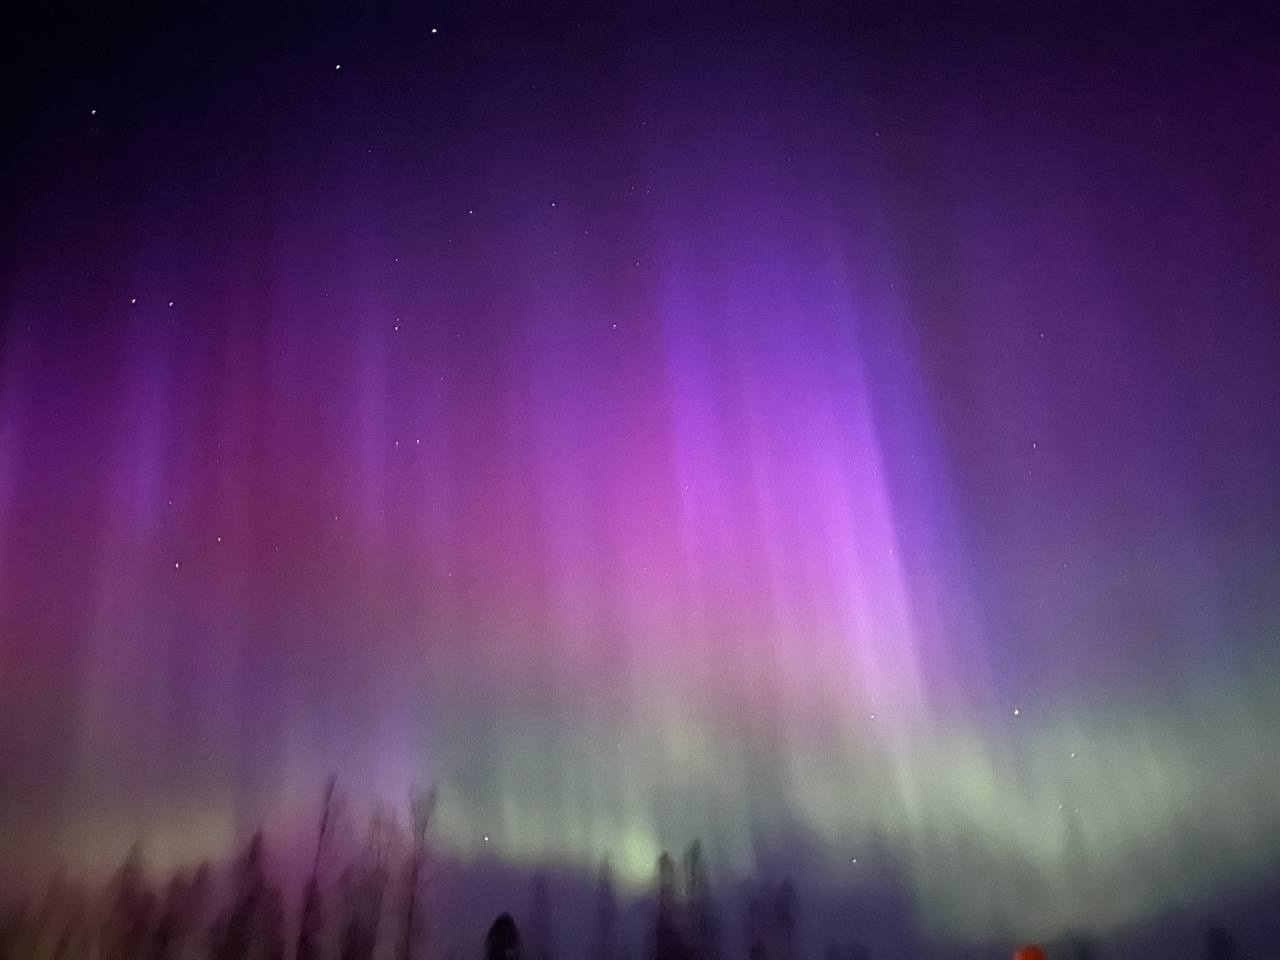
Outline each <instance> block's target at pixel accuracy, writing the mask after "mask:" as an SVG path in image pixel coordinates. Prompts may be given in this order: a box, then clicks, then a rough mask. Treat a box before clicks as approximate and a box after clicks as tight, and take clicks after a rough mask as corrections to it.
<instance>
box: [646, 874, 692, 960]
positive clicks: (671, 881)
mask: <svg viewBox="0 0 1280 960" xmlns="http://www.w3.org/2000/svg"><path fill="white" fill-rule="evenodd" d="M657 901H658V904H657V915H656V916H655V918H654V925H653V950H652V954H653V958H654V960H687V958H686V956H685V953H686V951H685V945H684V940H683V938H682V937H681V935H680V912H679V911H680V904H679V900H678V898H677V893H676V868H675V864H674V863H672V861H671V855H670V854H669V853H666V852H665V851H664V852H663V854H662V856H660V857H659V858H658V891H657Z"/></svg>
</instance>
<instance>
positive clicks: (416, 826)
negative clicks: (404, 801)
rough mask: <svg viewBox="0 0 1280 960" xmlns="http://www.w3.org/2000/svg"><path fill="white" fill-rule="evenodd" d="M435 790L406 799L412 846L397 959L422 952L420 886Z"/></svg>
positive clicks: (422, 898) (423, 925) (423, 929)
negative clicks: (411, 832)
mask: <svg viewBox="0 0 1280 960" xmlns="http://www.w3.org/2000/svg"><path fill="white" fill-rule="evenodd" d="M435 811H436V791H435V788H434V787H432V788H431V789H430V790H428V791H426V792H425V793H418V794H411V795H410V797H409V819H410V825H411V827H412V829H413V847H412V849H411V850H410V852H409V863H408V867H407V869H406V871H405V874H406V876H405V895H404V929H403V931H402V933H401V938H400V944H399V948H398V950H397V954H396V956H397V958H398V960H414V958H415V957H417V956H418V955H419V953H420V952H421V951H422V950H424V949H425V947H424V941H425V940H426V930H427V924H426V911H425V906H426V904H425V900H426V897H425V894H424V891H423V885H424V883H425V881H426V869H427V831H428V830H430V829H431V821H432V819H433V818H434V817H435Z"/></svg>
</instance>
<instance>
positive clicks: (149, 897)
mask: <svg viewBox="0 0 1280 960" xmlns="http://www.w3.org/2000/svg"><path fill="white" fill-rule="evenodd" d="M108 896H109V898H110V903H111V905H110V907H109V908H108V913H107V917H106V922H105V924H104V926H103V930H102V956H103V960H136V958H138V957H142V956H145V955H146V944H147V940H148V936H149V934H150V929H151V923H152V913H153V912H154V909H155V895H154V894H153V893H152V892H151V891H150V890H149V889H148V888H147V885H146V880H145V878H144V877H143V870H142V855H141V851H140V850H139V849H138V847H136V846H135V847H134V848H133V849H132V850H130V851H129V855H128V857H126V858H125V862H124V864H123V866H121V867H120V870H119V872H117V873H116V876H115V878H114V879H113V881H112V883H111V889H110V892H109V894H108Z"/></svg>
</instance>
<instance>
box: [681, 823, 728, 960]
mask: <svg viewBox="0 0 1280 960" xmlns="http://www.w3.org/2000/svg"><path fill="white" fill-rule="evenodd" d="M684 877H685V879H684V890H685V918H686V926H687V943H688V946H689V952H690V954H691V955H692V956H693V957H694V958H696V960H720V931H719V924H718V920H717V917H716V912H715V903H714V901H713V899H712V896H711V878H710V876H709V874H708V872H707V864H706V861H705V860H704V859H703V856H702V843H701V842H700V841H698V840H694V841H693V843H691V844H689V847H688V849H687V850H686V851H685V854H684Z"/></svg>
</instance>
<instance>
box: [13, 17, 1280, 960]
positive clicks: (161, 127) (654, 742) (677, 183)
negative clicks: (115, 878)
mask: <svg viewBox="0 0 1280 960" xmlns="http://www.w3.org/2000/svg"><path fill="white" fill-rule="evenodd" d="M178 6H180V5H167V6H165V7H163V8H156V9H145V10H141V11H139V9H138V8H134V10H133V12H131V13H127V14H123V13H122V14H108V13H105V12H101V11H99V12H96V13H85V12H81V11H77V10H75V9H74V8H63V9H60V10H58V11H56V12H54V13H50V14H36V13H31V12H28V13H27V14H25V15H23V18H20V19H18V20H16V21H13V22H11V23H10V24H9V25H8V27H7V32H8V33H9V36H8V37H7V38H6V40H5V43H4V46H5V52H6V55H5V58H4V60H5V63H4V94H3V96H4V100H5V122H4V129H5V140H6V142H7V146H6V148H5V154H6V156H5V158H4V164H3V176H4V180H3V193H2V194H0V211H3V212H2V214H0V216H2V217H3V220H2V221H0V225H2V229H0V863H3V864H5V866H4V867H2V868H0V869H8V870H12V871H15V872H16V871H29V870H35V869H44V867H43V865H45V864H47V862H48V861H49V858H51V857H55V856H56V857H61V858H63V860H64V861H65V862H67V863H68V864H71V865H73V866H74V867H75V868H76V869H81V870H85V871H95V870H104V869H109V868H110V867H111V866H113V865H114V864H115V863H117V862H118V861H119V860H120V858H121V857H122V856H123V854H124V851H125V850H126V849H127V848H128V847H129V845H130V844H131V843H132V842H133V841H134V840H135V839H137V838H138V837H143V836H145V837H146V839H147V849H148V854H149V857H150V859H151V860H152V862H154V863H155V864H157V865H159V866H170V865H175V864H184V863H189V862H191V861H194V860H196V859H198V858H200V857H205V856H211V857H221V856H223V855H225V854H226V853H227V852H228V851H230V850H232V849H233V848H234V847H235V846H236V845H237V844H239V843H240V842H241V841H242V840H243V838H244V837H246V836H247V835H248V833H249V832H251V831H252V830H253V828H254V827H256V826H258V825H260V824H264V825H266V826H267V828H268V829H269V830H270V831H272V832H273V835H274V836H276V837H278V838H280V842H281V843H282V844H284V843H287V842H288V841H287V838H289V837H291V836H304V835H305V834H306V833H307V831H309V830H310V829H311V824H312V811H313V809H314V807H315V805H316V802H317V799H318V796H319V792H320V788H321V785H322V784H323V781H324V778H325V776H326V775H327V774H328V773H329V772H330V771H337V772H338V773H339V775H340V776H341V777H342V779H343V782H344V784H345V785H346V787H347V789H348V790H349V791H350V792H351V794H352V795H353V796H354V797H355V798H357V799H360V798H363V799H364V800H366V801H372V800H373V798H376V797H383V798H387V799H389V800H392V801H395V802H399V801H400V799H401V798H402V797H403V796H404V795H405V791H406V790H407V789H408V788H409V787H410V786H412V785H414V784H424V783H433V782H434V783H438V784H439V789H440V796H441V801H440V802H441V806H440V812H439V828H438V837H439V843H440V845H441V847H442V849H445V850H447V851H448V852H449V854H450V856H453V857H455V858H457V859H458V860H459V861H463V862H465V861H474V860H481V859H489V860H493V861H497V862H501V863H507V864H513V865H522V866H539V865H555V866H564V867H583V868H586V869H591V868H593V866H594V865H595V864H596V863H598V862H599V860H600V858H601V857H602V856H603V855H604V854H605V853H606V852H607V853H608V854H609V856H610V857H611V860H612V862H613V863H614V865H615V868H616V869H617V870H618V872H619V875H620V877H621V878H622V879H623V880H624V881H625V882H628V883H636V884H639V883H643V882H647V881H648V879H649V878H650V876H651V875H652V870H653V863H654V860H655V858H656V857H657V855H658V853H659V852H661V851H662V850H663V849H664V848H670V849H676V848H678V847H680V846H682V845H683V844H684V843H686V842H687V841H689V840H691V839H692V838H694V837H701V838H702V841H703V843H704V845H705V847H706V849H707V851H708V856H709V857H710V859H711V860H712V862H713V864H714V865H715V866H716V869H717V870H719V871H722V872H723V873H724V874H725V875H735V876H742V875H745V874H746V873H748V872H750V871H752V870H754V869H756V868H757V867H758V866H759V865H760V864H761V863H762V862H764V861H766V860H770V859H771V858H776V857H779V856H783V855H786V854H787V853H788V852H789V851H790V852H794V851H795V850H797V849H803V850H804V851H805V854H804V855H805V857H806V858H807V860H808V861H809V862H810V863H811V865H813V866H814V869H820V870H821V871H822V875H823V876H826V877H828V878H830V881H831V883H833V884H845V885H849V886H852V887H857V886H858V885H860V884H861V885H870V886H874V884H875V883H876V882H877V880H876V879H875V878H876V877H881V876H887V875H890V874H891V875H893V876H894V877H896V878H898V881H897V882H900V883H902V884H904V885H905V887H906V888H907V889H908V890H909V891H910V893H911V896H912V901H911V902H912V904H913V908H912V909H913V910H914V911H915V914H914V915H915V917H916V922H918V923H919V924H920V925H921V927H922V928H925V929H930V930H935V931H941V933H942V934H945V935H946V936H950V937H955V938H960V939H963V938H969V937H972V938H977V937H981V936H985V935H988V934H990V933H991V932H992V931H1000V930H1006V929H1010V930H1037V931H1042V930H1050V931H1053V930H1058V929H1065V928H1067V927H1087V928H1091V929H1097V930H1107V929H1111V928H1114V927H1117V926H1118V925H1123V924H1131V923H1139V922H1142V921H1144V920H1146V919H1148V918H1151V917H1153V916H1156V915H1158V914H1159V913H1161V912H1162V911H1166V910H1169V909H1179V908H1182V907H1187V908H1188V909H1189V908H1191V907H1194V905H1196V904H1198V903H1201V902H1208V901H1209V900H1211V899H1212V898H1215V897H1219V896H1226V895H1229V894H1231V892H1232V891H1238V890H1248V889H1250V886H1251V885H1252V884H1254V883H1255V882H1256V880H1257V878H1258V877H1261V876H1264V875H1268V873H1269V872H1273V871H1274V870H1275V868H1276V866H1277V864H1278V863H1280V801H1278V799H1277V798H1278V797H1280V759H1277V758H1278V757H1280V750H1278V749H1277V745H1276V744H1277V736H1278V735H1280V642H1278V641H1280V123H1278V118H1280V39H1278V35H1277V33H1276V32H1275V31H1274V28H1272V27H1271V26H1270V24H1268V23H1267V21H1266V20H1265V19H1263V18H1261V17H1253V16H1250V15H1246V14H1244V13H1240V12H1231V11H1228V10H1224V9H1220V8H1219V6H1220V5H1212V4H1207V5H1204V7H1203V8H1199V7H1197V6H1194V5H1187V4H1183V5H1161V4H1153V5H1147V6H1146V9H1145V12H1144V13H1143V14H1142V15H1140V16H1138V15H1133V16H1131V15H1129V14H1127V13H1124V12H1121V11H1118V10H1117V9H1116V8H1115V7H1112V6H1106V5H1103V6H1099V7H1098V8H1096V9H1094V8H1092V7H1089V8H1087V9H1082V8H1076V9H1075V10H1074V11H1072V12H1067V11H1063V10H1056V9H1055V10H1053V11H1045V10H1042V9H1034V8H1039V7H1042V6H1045V5H1040V4H1031V5H1028V6H1027V7H1019V6H1015V5H1008V6H1005V5H1001V6H1000V7H998V8H991V10H992V11H993V12H984V13H975V12H962V11H961V10H960V9H959V8H958V7H957V8H946V9H947V11H948V12H939V10H938V9H935V10H928V11H927V12H926V11H921V10H917V11H915V12H912V11H908V10H901V11H895V10H892V9H890V8H888V7H876V8H871V7H864V8H858V7H853V8H851V9H850V10H846V11H843V12H840V11H837V12H831V11H821V10H817V9H811V10H809V11H804V12H802V11H800V10H799V9H798V8H796V7H794V6H789V5H779V6H777V7H771V8H767V9H766V8H761V7H756V8H753V9H751V10H749V11H747V10H743V11H736V12H732V13H724V14H721V13H712V12H699V13H690V12H689V11H687V10H686V11H684V12H680V13H676V12H671V11H668V12H662V13H659V12H654V13H644V12H642V11H640V10H639V9H638V8H636V9H629V10H625V11H623V10H622V9H621V8H618V9H613V10H609V9H606V8H605V7H603V6H591V5H582V6H579V7H574V8H569V7H555V6H553V5H550V4H531V5H527V6H525V7H523V8H522V7H518V6H516V5H509V6H502V7H497V6H489V7H485V6H484V5H476V4H457V5H453V6H451V5H438V4H423V5H421V6H420V7H419V8H418V9H416V10H412V11H407V10H405V9H400V10H397V11H394V12H392V11H388V10H385V9H381V10H378V11H377V12H376V13H375V12H372V8H363V5H360V4H352V5H350V6H351V7H353V8H362V9H359V10H356V9H352V10H347V11H343V10H337V11H329V12H325V11H323V10H319V11H318V10H309V11H305V12H304V11H303V10H302V9H301V8H300V9H299V11H298V12H297V13H296V15H285V14H281V13H279V12H275V13H263V12H249V11H248V10H242V9H236V8H234V7H228V6H223V7H221V8H219V7H216V6H214V5H211V6H204V5H190V9H187V10H182V9H178V8H177V7H178ZM335 6H337V5H335ZM344 6H345V5H344ZM940 9H941V8H940Z"/></svg>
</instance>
